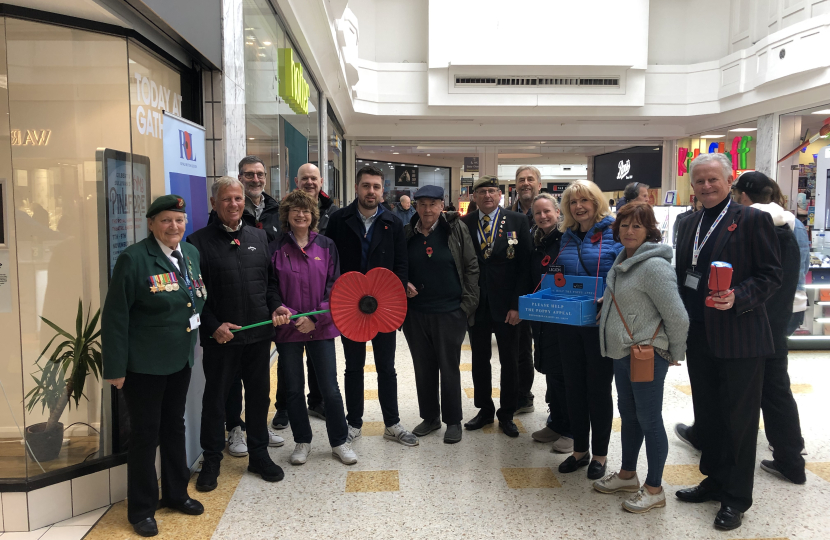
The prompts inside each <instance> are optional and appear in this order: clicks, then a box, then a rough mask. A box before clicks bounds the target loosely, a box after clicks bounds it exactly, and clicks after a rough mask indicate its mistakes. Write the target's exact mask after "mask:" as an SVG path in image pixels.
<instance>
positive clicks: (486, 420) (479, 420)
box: [464, 411, 493, 431]
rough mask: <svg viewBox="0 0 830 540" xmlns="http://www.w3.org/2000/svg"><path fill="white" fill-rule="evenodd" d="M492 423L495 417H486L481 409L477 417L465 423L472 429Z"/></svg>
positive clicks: (466, 426) (465, 425)
mask: <svg viewBox="0 0 830 540" xmlns="http://www.w3.org/2000/svg"><path fill="white" fill-rule="evenodd" d="M492 423H493V417H492V416H490V417H485V416H484V415H483V414H482V413H481V411H479V412H478V414H477V415H475V417H474V418H473V419H472V420H470V421H469V422H467V423H466V424H464V427H465V428H467V429H468V430H470V431H475V430H477V429H481V428H483V427H484V426H486V425H488V424H492Z"/></svg>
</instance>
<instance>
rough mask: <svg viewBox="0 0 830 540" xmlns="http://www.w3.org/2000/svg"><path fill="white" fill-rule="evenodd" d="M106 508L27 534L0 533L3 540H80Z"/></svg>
mask: <svg viewBox="0 0 830 540" xmlns="http://www.w3.org/2000/svg"><path fill="white" fill-rule="evenodd" d="M107 510H108V508H107V507H105V508H99V509H97V510H93V511H91V512H87V513H86V514H81V515H80V516H75V517H73V518H70V519H67V520H66V521H61V522H60V523H56V524H54V525H52V526H51V527H43V528H42V529H38V530H36V531H29V532H7V533H0V537H2V538H3V540H81V538H83V537H84V536H85V535H86V534H87V533H88V532H89V530H90V529H91V528H92V526H93V525H95V523H97V522H98V520H99V519H101V516H103V515H104V514H105V513H106V512H107Z"/></svg>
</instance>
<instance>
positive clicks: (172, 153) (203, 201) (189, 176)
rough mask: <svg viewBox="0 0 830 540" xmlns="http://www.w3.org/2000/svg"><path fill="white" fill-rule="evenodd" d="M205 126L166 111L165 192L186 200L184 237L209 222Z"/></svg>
mask: <svg viewBox="0 0 830 540" xmlns="http://www.w3.org/2000/svg"><path fill="white" fill-rule="evenodd" d="M205 171H206V169H205V128H204V127H202V126H200V125H199V124H194V123H193V122H190V121H188V120H185V119H184V118H182V117H180V116H176V115H173V114H169V113H167V112H166V111H165V113H164V192H165V193H166V194H170V193H175V194H176V195H178V196H179V197H181V198H182V199H184V202H185V205H186V206H185V211H186V213H187V227H186V228H185V232H184V237H185V238H187V237H188V235H190V234H191V233H192V232H193V231H197V230H199V229H201V228H202V227H204V226H205V225H207V220H208V214H209V213H210V211H209V209H208V198H207V174H206V172H205Z"/></svg>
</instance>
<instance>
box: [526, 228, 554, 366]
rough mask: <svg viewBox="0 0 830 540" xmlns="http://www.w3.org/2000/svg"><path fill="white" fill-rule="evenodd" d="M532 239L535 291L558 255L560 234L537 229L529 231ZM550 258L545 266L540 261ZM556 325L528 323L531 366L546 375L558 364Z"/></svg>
mask: <svg viewBox="0 0 830 540" xmlns="http://www.w3.org/2000/svg"><path fill="white" fill-rule="evenodd" d="M531 236H532V237H533V246H534V249H533V255H532V256H531V258H530V269H529V270H530V284H531V287H532V288H533V289H534V290H535V289H536V287H538V286H539V283H540V282H541V281H542V278H543V277H544V275H545V273H546V272H549V271H550V270H551V269H552V267H553V266H554V261H555V259H556V257H557V255H559V246H560V244H561V243H562V242H561V240H562V233H561V232H560V231H559V229H558V228H555V229H553V231H551V233H550V234H548V235H547V236H545V235H544V233H543V232H542V231H541V230H540V229H539V228H537V227H534V228H533V231H531ZM546 256H549V257H550V260H549V261H548V264H547V265H544V266H543V265H542V260H544V258H545V257H546ZM560 326H561V325H559V324H556V323H544V322H540V321H530V329H531V330H532V331H533V344H534V347H533V365H534V367H535V368H536V370H537V371H538V372H539V373H544V374H547V373H548V372H549V371H550V369H551V364H552V363H553V362H559V361H560V359H559V327H560Z"/></svg>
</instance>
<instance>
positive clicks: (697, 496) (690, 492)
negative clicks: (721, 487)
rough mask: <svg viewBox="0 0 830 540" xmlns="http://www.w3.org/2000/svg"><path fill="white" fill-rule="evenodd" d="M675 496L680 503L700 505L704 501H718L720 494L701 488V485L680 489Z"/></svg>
mask: <svg viewBox="0 0 830 540" xmlns="http://www.w3.org/2000/svg"><path fill="white" fill-rule="evenodd" d="M675 495H676V496H677V498H678V499H680V500H681V501H683V502H688V503H702V502H706V501H718V500H720V493H718V492H716V491H712V490H711V489H707V488H705V487H703V485H699V486H695V487H692V488H686V489H681V490H679V491H677V492H675Z"/></svg>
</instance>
